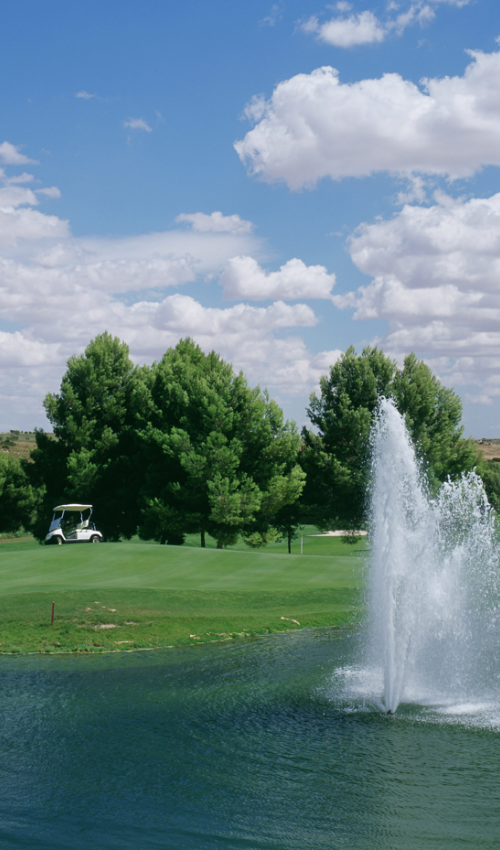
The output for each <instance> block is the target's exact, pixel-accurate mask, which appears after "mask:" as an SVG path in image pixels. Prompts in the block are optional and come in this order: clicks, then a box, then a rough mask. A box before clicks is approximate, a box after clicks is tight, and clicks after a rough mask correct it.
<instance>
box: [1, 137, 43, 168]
mask: <svg viewBox="0 0 500 850" xmlns="http://www.w3.org/2000/svg"><path fill="white" fill-rule="evenodd" d="M0 161H1V162H3V163H4V164H5V165H27V164H28V163H32V164H36V162H37V160H36V159H29V158H28V157H27V156H25V155H24V154H22V153H20V152H19V145H17V146H16V145H12V144H11V143H10V142H2V144H1V145H0Z"/></svg>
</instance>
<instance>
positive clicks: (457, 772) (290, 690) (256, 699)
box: [0, 629, 500, 850]
mask: <svg viewBox="0 0 500 850" xmlns="http://www.w3.org/2000/svg"><path fill="white" fill-rule="evenodd" d="M357 653H358V649H357V638H356V636H355V635H354V634H352V633H350V632H349V631H348V630H346V631H342V630H333V629H322V630H318V631H309V632H297V633H295V634H289V635H281V636H270V637H267V638H259V639H255V640H249V641H241V642H232V643H227V644H225V645H222V646H221V645H217V646H215V645H214V646H204V647H199V648H187V649H182V650H164V651H155V652H152V653H148V652H143V653H131V654H119V655H108V656H100V657H96V656H93V657H30V658H15V657H10V658H2V659H0V681H1V688H0V727H1V732H0V735H1V737H0V748H1V753H0V765H1V770H2V794H1V801H0V846H1V847H2V848H3V850H8V849H9V850H10V848H33V850H45V848H51V850H58V848H68V849H69V848H72V850H74V848H86V850H87V848H89V847H96V848H98V850H108V848H110V850H111V848H113V849H114V848H117V850H118V848H120V850H125V848H131V850H132V848H133V849H134V850H150V848H168V850H172V848H174V850H195V848H196V850H212V848H213V850H215V848H217V849H218V848H221V847H225V848H227V850H240V848H241V850H261V849H262V850H264V848H266V849H267V848H269V850H271V848H275V849H276V850H308V849H309V848H310V850H322V848H325V850H326V848H328V850H337V848H338V850H341V848H342V850H344V849H345V850H424V848H425V850H429V848H436V850H452V848H453V850H455V848H457V850H458V848H460V850H463V848H468V847H470V848H471V850H480V848H494V847H498V835H499V833H500V782H499V780H498V764H499V760H500V734H499V730H500V706H498V703H496V702H495V701H494V700H493V701H490V702H489V703H487V704H481V705H479V704H478V705H462V706H459V705H455V706H451V705H448V706H446V705H445V706H443V705H437V706H436V705H434V706H433V705H420V706H419V705H416V704H415V705H412V704H408V703H407V704H403V705H401V706H400V707H399V709H398V712H397V714H396V715H394V716H387V715H386V714H384V712H383V711H381V709H380V708H379V707H378V705H377V701H376V700H368V699H366V698H365V697H364V696H363V693H362V689H360V688H359V682H358V684H357V685H356V687H351V686H350V684H349V682H350V681H351V680H355V679H356V674H355V673H356V671H355V662H356V658H357V657H358V654H357ZM353 671H354V672H353ZM356 681H357V680H356Z"/></svg>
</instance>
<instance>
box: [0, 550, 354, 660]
mask: <svg viewBox="0 0 500 850" xmlns="http://www.w3.org/2000/svg"><path fill="white" fill-rule="evenodd" d="M188 542H191V541H188ZM194 542H195V541H194V540H193V543H194ZM364 545H365V544H364V542H360V543H359V544H357V545H356V546H354V547H350V546H346V545H345V544H343V543H342V542H341V540H339V539H338V538H309V537H306V538H305V540H304V554H303V555H300V554H292V555H288V554H282V553H281V552H280V550H279V546H280V544H275V545H274V547H273V548H271V547H268V548H267V549H264V550H260V551H257V552H255V551H252V550H249V549H248V548H247V547H244V548H241V549H240V548H239V547H235V548H234V549H231V550H222V551H220V550H216V549H215V548H212V547H211V546H210V547H208V548H206V549H201V548H194V546H192V545H191V546H189V545H186V544H185V545H184V546H159V545H158V544H150V543H142V542H140V541H137V540H133V541H130V542H127V543H107V544H105V545H84V544H79V545H69V546H40V545H38V544H37V543H35V542H32V541H24V540H19V541H12V542H4V543H3V544H2V545H1V547H0V611H1V617H0V652H2V653H6V652H69V651H71V652H102V651H109V650H123V649H142V648H151V647H156V646H158V647H159V646H182V645H193V644H199V643H206V642H210V641H226V640H232V639H236V638H243V637H245V636H252V635H258V634H269V633H273V632H278V631H284V630H290V629H298V628H307V627H312V626H332V625H333V626H334V625H342V624H346V623H350V622H355V621H357V620H359V618H360V615H361V610H362V605H361V601H360V597H361V593H360V589H361V586H362V576H363V566H364V558H363V551H364ZM282 548H283V546H282ZM295 548H298V550H299V551H300V541H299V542H298V546H296V547H295ZM53 601H54V602H55V622H54V626H53V627H52V626H51V625H50V619H51V609H52V602H53ZM294 620H295V621H297V622H296V623H295V622H293V621H294Z"/></svg>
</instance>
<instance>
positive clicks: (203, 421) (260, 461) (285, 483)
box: [29, 333, 304, 546]
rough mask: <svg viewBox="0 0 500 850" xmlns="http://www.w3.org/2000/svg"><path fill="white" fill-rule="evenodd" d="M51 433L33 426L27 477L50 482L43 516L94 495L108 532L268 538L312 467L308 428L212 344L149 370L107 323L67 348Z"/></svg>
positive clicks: (172, 538)
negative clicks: (306, 452) (303, 448)
mask: <svg viewBox="0 0 500 850" xmlns="http://www.w3.org/2000/svg"><path fill="white" fill-rule="evenodd" d="M44 404H45V408H46V411H47V416H48V418H49V420H50V422H51V423H52V425H53V429H54V438H52V437H51V436H49V435H47V434H45V433H44V432H37V435H36V440H37V448H36V450H35V451H34V452H33V453H32V459H33V461H34V463H33V464H30V469H29V475H30V479H31V482H32V484H33V485H35V486H38V487H42V488H43V491H44V498H43V508H42V510H41V511H40V514H39V520H38V522H37V524H36V525H35V532H36V533H37V536H38V537H39V538H40V539H43V537H44V536H45V533H46V529H47V525H48V520H49V518H50V516H51V513H52V508H53V507H54V505H56V504H60V503H63V502H64V501H76V502H84V503H85V502H90V503H92V504H93V505H94V507H95V514H96V518H98V520H99V524H100V528H101V530H102V531H103V532H104V534H105V535H106V536H107V537H108V538H109V539H118V538H119V537H122V536H123V537H130V536H131V535H132V534H135V533H136V531H137V529H138V527H139V531H140V534H141V536H142V537H143V538H145V539H147V538H153V539H156V540H159V541H161V542H170V543H181V542H182V541H183V540H184V535H185V534H186V533H189V532H194V531H196V532H200V534H201V539H202V545H203V541H204V535H205V533H207V532H208V533H210V534H211V535H213V536H214V537H215V538H216V539H217V541H218V543H219V545H221V546H222V545H224V544H227V543H229V542H231V541H232V540H233V539H235V537H237V536H238V535H239V534H240V533H245V534H248V535H251V539H252V545H256V543H258V542H259V539H260V541H261V542H262V543H264V542H265V541H266V539H269V534H270V528H271V527H272V519H273V517H274V516H275V515H276V514H277V512H278V511H279V510H280V509H281V508H282V507H283V506H284V505H286V504H290V503H292V502H293V501H295V500H296V499H297V498H298V496H299V495H300V492H301V491H302V488H303V482H304V473H303V472H302V470H301V469H300V467H299V466H298V464H297V455H298V450H299V444H300V435H299V434H298V431H297V428H296V426H295V424H293V423H292V424H291V423H288V422H283V414H282V412H281V410H280V408H279V407H278V405H277V404H276V403H275V402H274V401H272V400H271V399H270V398H269V397H268V395H267V394H266V393H261V392H260V390H259V389H258V388H256V389H251V388H250V387H249V386H248V385H247V383H246V381H245V378H244V377H243V375H242V374H241V373H240V374H239V375H236V374H235V373H234V372H233V369H232V367H231V365H230V364H228V363H225V362H224V361H223V360H222V359H221V358H220V357H219V356H218V355H217V354H215V352H211V353H210V354H204V353H203V352H202V350H201V349H200V348H199V346H197V345H195V343H194V342H193V341H192V340H189V339H186V340H181V342H180V343H179V344H178V345H177V346H176V347H175V348H172V349H169V350H168V351H167V352H166V353H165V355H164V357H163V358H162V359H161V360H160V361H159V362H157V363H154V364H153V366H152V367H151V368H149V367H142V368H138V367H136V366H134V365H133V363H132V362H131V360H130V358H129V352H128V347H127V346H126V345H125V343H123V342H120V340H118V339H116V338H113V337H112V336H110V335H109V334H107V333H104V334H101V335H100V336H98V337H97V338H96V339H95V340H92V342H91V343H90V344H89V345H88V346H87V348H86V349H85V352H84V353H83V354H82V355H79V356H74V357H71V358H70V359H69V361H68V367H67V371H66V373H65V374H64V376H63V378H62V382H61V389H60V392H59V393H58V394H49V395H48V396H47V397H46V399H45V402H44Z"/></svg>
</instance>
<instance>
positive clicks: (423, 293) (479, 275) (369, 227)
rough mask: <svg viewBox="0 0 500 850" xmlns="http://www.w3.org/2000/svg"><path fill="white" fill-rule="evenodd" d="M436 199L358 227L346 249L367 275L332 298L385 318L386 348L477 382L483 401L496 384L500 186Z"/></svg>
mask: <svg viewBox="0 0 500 850" xmlns="http://www.w3.org/2000/svg"><path fill="white" fill-rule="evenodd" d="M436 201H437V202H436V203H435V204H434V205H433V206H431V207H428V208H424V207H418V206H410V205H407V206H405V207H404V208H403V209H402V210H401V212H400V213H399V215H397V216H395V217H394V218H393V219H391V220H389V221H380V222H377V223H375V224H365V225H363V226H362V227H360V228H359V229H358V232H357V233H356V234H355V236H354V237H353V238H352V240H351V242H350V253H351V257H352V259H353V261H354V263H355V264H356V265H357V266H358V268H359V269H361V271H363V272H364V273H365V274H367V275H370V276H371V277H372V281H371V283H369V284H368V285H367V286H365V287H361V288H360V289H359V290H358V291H357V292H352V293H350V294H347V295H344V296H333V300H334V302H335V303H336V304H337V306H339V307H354V308H355V314H354V318H356V319H386V320H387V322H388V333H387V335H386V336H385V337H384V339H383V340H380V342H381V344H382V345H383V347H384V348H385V349H386V350H387V351H391V352H393V353H395V354H397V355H403V354H405V353H407V352H408V351H412V350H416V351H418V352H419V353H420V355H421V356H425V357H426V358H428V359H429V360H430V361H432V362H433V363H434V368H436V369H437V370H438V371H439V372H440V374H441V375H442V376H443V377H444V378H446V379H447V380H449V381H450V383H452V384H454V385H457V386H459V385H460V384H477V386H478V387H480V388H481V393H482V396H481V397H482V399H483V403H484V399H488V398H491V397H493V396H494V395H495V394H498V393H497V390H499V391H500V194H496V195H493V196H492V197H490V198H472V199H470V200H463V199H462V200H460V199H459V200H454V199H452V198H449V197H448V196H446V195H439V194H438V195H437V197H436Z"/></svg>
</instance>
